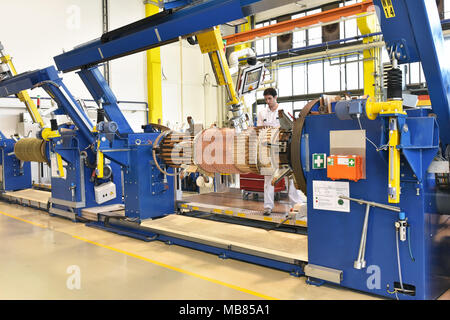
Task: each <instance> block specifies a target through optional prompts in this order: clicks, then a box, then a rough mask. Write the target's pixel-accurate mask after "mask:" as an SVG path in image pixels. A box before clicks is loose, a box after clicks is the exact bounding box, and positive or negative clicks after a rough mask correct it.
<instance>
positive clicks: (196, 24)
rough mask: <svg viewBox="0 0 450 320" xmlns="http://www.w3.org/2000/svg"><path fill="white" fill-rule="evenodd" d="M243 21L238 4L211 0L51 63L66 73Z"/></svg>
mask: <svg viewBox="0 0 450 320" xmlns="http://www.w3.org/2000/svg"><path fill="white" fill-rule="evenodd" d="M247 2H249V0H247ZM250 2H256V1H255V0H253V1H250ZM243 17H244V14H243V12H242V8H241V1H239V0H225V1H218V0H210V1H206V2H204V3H202V4H199V5H196V6H189V7H187V8H185V9H182V10H179V11H176V12H173V13H170V14H168V15H165V16H162V17H161V18H159V19H158V20H157V21H154V20H152V19H151V17H149V18H150V19H149V20H147V21H148V27H147V28H143V27H142V25H141V27H140V28H139V29H138V30H136V31H135V32H133V30H128V31H126V33H124V36H119V37H117V38H115V39H113V40H110V41H107V42H102V40H101V39H97V40H94V41H91V42H89V43H87V44H85V45H82V46H80V47H78V48H76V49H74V50H72V51H69V52H66V53H63V54H61V55H58V56H56V57H54V60H55V63H56V66H57V67H58V70H60V71H63V72H69V71H73V70H76V69H80V68H81V67H86V66H92V65H96V64H98V63H101V62H104V61H108V60H112V59H116V58H119V57H122V56H126V55H130V54H133V53H137V52H140V51H143V50H147V49H150V48H153V47H158V46H161V45H163V44H165V43H169V42H174V41H177V40H178V38H179V37H180V36H187V35H189V34H192V33H195V32H198V31H200V30H204V29H208V28H212V27H214V26H217V25H220V24H224V23H227V22H230V21H233V20H237V19H241V18H243ZM147 19H148V18H147Z"/></svg>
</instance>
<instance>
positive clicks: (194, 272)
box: [0, 202, 378, 300]
mask: <svg viewBox="0 0 450 320" xmlns="http://www.w3.org/2000/svg"><path fill="white" fill-rule="evenodd" d="M71 266H75V267H74V268H76V269H77V270H79V272H80V278H79V280H80V282H79V283H80V288H79V289H76V288H73V289H69V288H68V285H67V283H68V282H69V286H72V287H73V286H74V285H76V283H77V282H76V281H74V279H75V278H74V277H75V273H74V271H73V269H72V270H68V268H69V267H71ZM72 268H73V267H72ZM68 271H69V272H70V271H72V272H71V273H68ZM0 299H300V300H302V299H308V300H309V299H311V300H314V299H352V300H357V299H378V298H377V297H374V296H371V295H366V294H363V293H359V292H355V291H352V290H348V289H345V288H341V287H337V286H328V285H324V286H322V287H315V286H310V285H307V284H306V282H305V277H300V278H295V277H292V276H290V275H289V274H288V273H286V272H282V271H278V270H274V269H269V268H265V267H261V266H257V265H253V264H249V263H245V262H240V261H236V260H232V259H227V260H222V259H219V258H218V257H217V256H215V255H212V254H207V253H204V252H200V251H196V250H191V249H187V248H183V247H179V246H168V245H166V244H164V243H162V242H159V241H154V242H150V243H149V242H143V241H140V240H136V239H132V238H129V237H125V236H119V235H116V234H114V233H110V232H106V231H103V230H98V229H94V228H89V227H86V226H85V225H84V224H81V223H73V222H71V221H69V220H66V219H63V218H58V217H50V216H49V215H48V214H47V213H45V212H43V211H40V210H34V209H31V208H26V207H22V206H18V205H13V204H7V203H4V202H0Z"/></svg>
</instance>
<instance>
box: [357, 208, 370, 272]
mask: <svg viewBox="0 0 450 320" xmlns="http://www.w3.org/2000/svg"><path fill="white" fill-rule="evenodd" d="M369 212H370V205H369V204H367V206H366V214H365V216H364V224H363V229H362V232H361V241H360V243H359V251H358V259H356V261H355V262H354V264H353V267H354V268H355V269H364V268H365V267H366V261H365V260H364V257H365V254H366V240H367V226H368V224H369Z"/></svg>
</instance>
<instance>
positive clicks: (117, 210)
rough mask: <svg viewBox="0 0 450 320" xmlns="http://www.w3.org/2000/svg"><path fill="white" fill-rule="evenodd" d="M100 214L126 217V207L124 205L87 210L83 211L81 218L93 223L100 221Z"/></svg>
mask: <svg viewBox="0 0 450 320" xmlns="http://www.w3.org/2000/svg"><path fill="white" fill-rule="evenodd" d="M99 214H101V215H104V216H111V217H117V216H124V215H125V205H123V204H112V205H108V206H103V207H92V208H85V209H82V210H81V216H82V217H83V218H85V219H88V220H91V221H98V216H99Z"/></svg>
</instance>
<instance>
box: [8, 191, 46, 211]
mask: <svg viewBox="0 0 450 320" xmlns="http://www.w3.org/2000/svg"><path fill="white" fill-rule="evenodd" d="M3 197H4V198H6V199H8V200H10V201H17V202H20V203H22V204H29V205H31V206H37V207H39V208H47V205H48V202H49V199H50V197H51V192H50V191H43V190H35V189H24V190H19V191H8V192H5V193H4V194H3ZM33 203H34V204H35V205H33Z"/></svg>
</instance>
